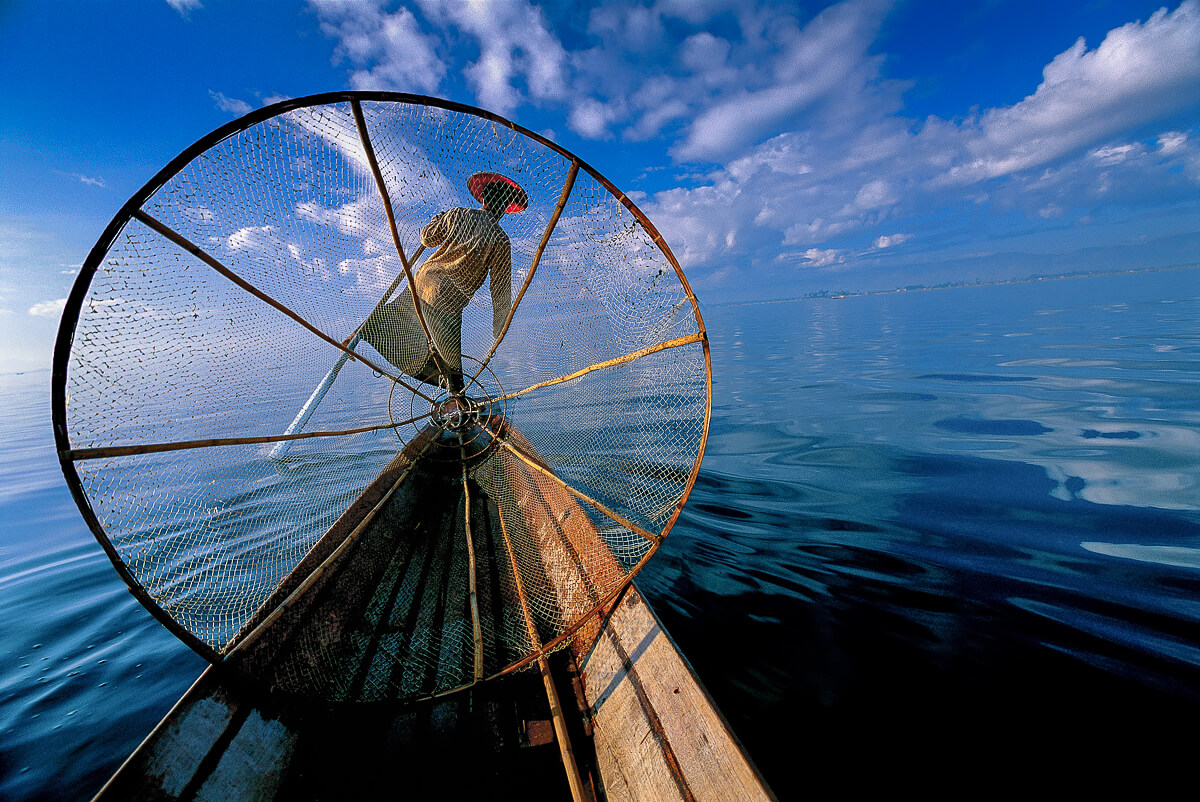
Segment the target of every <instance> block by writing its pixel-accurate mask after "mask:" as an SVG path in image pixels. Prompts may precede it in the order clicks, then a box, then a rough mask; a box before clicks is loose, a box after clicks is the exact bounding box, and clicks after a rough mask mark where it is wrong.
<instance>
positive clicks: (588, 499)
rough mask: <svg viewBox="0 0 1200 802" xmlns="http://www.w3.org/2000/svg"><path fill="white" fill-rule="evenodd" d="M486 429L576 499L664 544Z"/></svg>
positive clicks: (654, 541) (530, 465)
mask: <svg viewBox="0 0 1200 802" xmlns="http://www.w3.org/2000/svg"><path fill="white" fill-rule="evenodd" d="M484 429H486V430H487V432H488V434H490V435H491V436H492V439H494V440H495V441H496V442H498V443H499V444H500V445H502V446H504V448H506V449H508V451H509V452H511V453H512V455H513V456H515V457H516V458H517V459H519V460H521V462H523V463H525V464H526V465H528V466H529V467H530V468H533V469H534V470H535V471H537V472H538V473H541V474H542V475H543V476H545V477H546V478H548V479H550V480H551V481H553V482H554V483H555V484H557V485H559V486H560V487H562V489H563V490H566V491H567V492H568V493H570V494H571V495H572V496H574V497H575V498H577V499H579V500H580V501H585V502H587V503H588V504H590V505H591V506H593V507H595V508H596V509H597V510H599V511H600V512H601V513H603V514H604V515H606V516H607V517H609V518H611V519H613V520H614V521H616V522H617V523H619V524H620V525H621V526H623V527H625V528H626V529H628V530H629V531H630V532H634V533H636V534H639V535H641V536H642V537H644V538H646V540H649V541H650V542H651V543H653V544H654V545H655V546H657V545H659V544H660V543H661V542H662V537H661V536H660V535H656V534H654V533H652V532H649V531H647V530H645V529H643V528H642V527H640V526H638V525H637V524H635V523H634V522H633V521H630V520H629V519H628V518H626V517H625V516H623V515H621V514H620V513H617V512H613V511H612V510H610V509H609V508H608V507H606V506H604V504H602V503H601V502H599V501H597V500H596V499H594V498H592V497H591V496H589V495H588V494H587V493H584V492H583V491H582V490H576V489H575V488H574V487H572V486H571V485H569V484H567V483H566V482H564V481H563V480H562V479H561V478H560V477H559V475H558V474H556V473H555V472H554V471H551V470H549V469H547V468H545V467H543V466H542V464H541V463H540V462H538V461H537V460H535V459H534V458H533V457H531V456H529V455H528V454H526V453H525V452H524V451H522V450H521V449H519V448H517V447H516V446H514V445H513V444H512V443H510V442H509V441H508V440H505V439H504V438H502V437H500V436H499V435H497V434H496V433H495V432H494V431H492V430H491V429H490V428H488V427H487V426H484Z"/></svg>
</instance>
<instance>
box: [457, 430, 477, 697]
mask: <svg viewBox="0 0 1200 802" xmlns="http://www.w3.org/2000/svg"><path fill="white" fill-rule="evenodd" d="M460 440H461V438H460ZM458 453H459V458H460V459H461V463H460V464H461V466H462V489H463V509H464V510H465V517H466V528H467V587H468V588H469V592H470V598H471V631H472V634H473V635H474V637H475V681H476V682H478V681H479V680H481V679H483V630H482V629H481V628H480V624H479V595H478V593H477V591H476V588H477V586H478V585H477V578H476V565H475V540H474V537H473V536H472V534H471V494H470V491H469V490H468V489H467V455H466V451H465V450H464V449H463V448H462V447H461V446H459V449H458Z"/></svg>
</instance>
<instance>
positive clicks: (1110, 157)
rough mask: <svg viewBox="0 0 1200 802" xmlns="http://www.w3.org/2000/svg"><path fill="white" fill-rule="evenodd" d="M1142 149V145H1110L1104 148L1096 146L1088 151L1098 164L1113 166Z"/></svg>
mask: <svg viewBox="0 0 1200 802" xmlns="http://www.w3.org/2000/svg"><path fill="white" fill-rule="evenodd" d="M1140 150H1141V145H1138V144H1136V143H1135V144H1128V145H1109V146H1107V147H1103V148H1096V149H1095V150H1093V151H1091V152H1090V153H1088V156H1089V157H1090V158H1091V159H1092V160H1093V161H1095V162H1097V163H1098V164H1103V165H1104V166H1105V167H1111V166H1113V165H1115V164H1120V163H1121V162H1123V161H1125V160H1126V159H1128V158H1129V157H1130V156H1131V155H1133V154H1136V153H1137V152H1138V151H1140Z"/></svg>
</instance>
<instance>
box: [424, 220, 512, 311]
mask: <svg viewBox="0 0 1200 802" xmlns="http://www.w3.org/2000/svg"><path fill="white" fill-rule="evenodd" d="M421 243H422V244H423V245H425V246H426V247H429V248H437V250H436V251H435V252H434V253H433V255H432V256H430V257H429V258H428V259H426V260H425V264H424V265H423V266H422V268H421V272H420V273H419V274H418V275H417V292H418V293H419V294H420V296H421V298H422V300H424V301H425V303H427V304H431V305H433V306H436V307H438V308H439V309H441V310H443V311H446V312H451V311H461V310H462V309H464V308H465V307H466V306H467V304H469V303H470V302H471V297H472V296H474V295H475V292H476V291H477V290H478V289H479V288H480V286H482V285H483V280H484V278H486V277H487V275H488V273H491V274H492V296H493V301H495V300H498V298H497V294H498V293H497V290H500V289H503V291H504V292H503V296H504V299H503V300H504V303H503V306H504V313H507V312H508V309H507V303H506V301H507V296H508V290H509V283H510V281H511V261H510V260H511V248H510V245H509V241H508V235H507V234H505V233H504V229H502V228H500V225H499V223H497V221H496V217H495V215H493V214H492V213H491V212H489V211H487V210H485V209H467V208H462V207H459V208H455V209H448V210H446V211H444V212H442V213H441V214H439V215H437V216H436V217H434V218H433V220H431V221H430V222H429V224H428V225H426V226H425V228H423V229H422V230H421ZM500 284H502V285H503V287H500V286H497V285H500Z"/></svg>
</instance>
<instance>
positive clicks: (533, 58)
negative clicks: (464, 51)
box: [418, 0, 567, 114]
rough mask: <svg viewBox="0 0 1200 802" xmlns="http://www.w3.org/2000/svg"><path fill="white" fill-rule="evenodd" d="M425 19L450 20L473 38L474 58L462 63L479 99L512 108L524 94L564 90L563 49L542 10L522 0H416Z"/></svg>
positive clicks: (502, 109)
mask: <svg viewBox="0 0 1200 802" xmlns="http://www.w3.org/2000/svg"><path fill="white" fill-rule="evenodd" d="M418 2H419V5H420V6H421V10H422V12H423V13H424V15H425V17H426V19H429V20H432V21H435V22H438V23H440V24H443V25H446V24H451V25H454V26H455V27H456V28H457V29H458V30H459V31H462V32H464V33H466V34H468V35H470V36H471V37H473V38H474V40H475V44H476V45H477V46H478V48H479V58H478V59H477V60H476V61H474V62H473V63H471V64H468V65H467V67H466V68H465V69H464V71H463V72H464V74H465V75H466V77H467V81H468V83H470V84H471V87H472V88H473V89H474V90H475V96H476V97H477V98H478V99H479V102H480V104H481V105H483V106H484V107H486V108H489V109H492V110H494V111H496V112H497V113H499V114H511V113H512V112H513V110H515V109H516V107H517V106H518V105H520V103H522V102H523V101H524V100H525V94H524V93H523V92H522V91H521V89H520V88H519V87H518V85H517V84H518V82H520V83H522V84H524V89H525V92H526V93H528V96H529V97H530V98H532V99H533V100H534V101H545V100H561V99H564V98H565V97H566V95H567V52H566V50H564V49H563V46H562V43H560V42H559V40H558V38H557V37H556V36H555V35H554V34H553V33H552V32H551V30H550V27H549V24H548V22H547V20H546V16H545V14H544V13H543V12H542V10H541V9H540V8H538V7H537V6H534V5H532V4H531V3H529V2H526V0H494V1H493V2H473V3H463V2H461V1H460V0H418Z"/></svg>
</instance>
